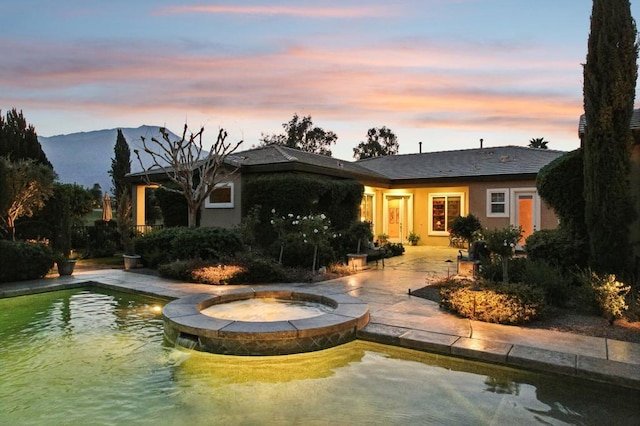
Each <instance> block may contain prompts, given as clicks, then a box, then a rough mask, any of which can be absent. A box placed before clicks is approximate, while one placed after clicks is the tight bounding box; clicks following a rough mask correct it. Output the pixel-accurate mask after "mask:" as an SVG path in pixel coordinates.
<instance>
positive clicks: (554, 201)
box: [534, 149, 587, 235]
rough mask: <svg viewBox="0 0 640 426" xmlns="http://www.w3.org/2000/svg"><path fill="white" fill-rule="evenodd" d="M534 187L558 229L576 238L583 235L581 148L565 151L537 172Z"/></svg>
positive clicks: (584, 230)
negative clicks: (546, 204)
mask: <svg viewBox="0 0 640 426" xmlns="http://www.w3.org/2000/svg"><path fill="white" fill-rule="evenodd" d="M536 187H537V189H538V193H539V194H540V196H541V197H542V198H543V199H544V200H545V201H546V202H547V203H548V204H549V205H550V206H551V207H552V208H553V210H554V211H555V212H556V214H557V215H558V217H559V218H560V226H561V227H562V228H565V229H567V230H568V231H569V232H571V233H574V234H576V235H586V234H587V228H586V225H585V216H584V211H585V201H584V195H583V192H584V163H583V152H582V149H577V150H575V151H572V152H568V153H566V154H564V155H563V156H561V157H558V158H556V159H555V160H553V161H552V162H550V163H549V164H547V165H546V166H544V167H543V168H542V169H540V172H539V173H538V177H537V178H536ZM535 234H537V233H534V235H535Z"/></svg>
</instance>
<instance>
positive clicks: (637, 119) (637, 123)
mask: <svg viewBox="0 0 640 426" xmlns="http://www.w3.org/2000/svg"><path fill="white" fill-rule="evenodd" d="M586 126H587V119H586V117H585V114H582V115H581V116H580V122H579V123H578V136H579V137H582V136H583V135H584V129H585V127H586ZM629 128H631V130H638V129H640V109H634V110H633V115H632V116H631V123H629Z"/></svg>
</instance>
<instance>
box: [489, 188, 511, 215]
mask: <svg viewBox="0 0 640 426" xmlns="http://www.w3.org/2000/svg"><path fill="white" fill-rule="evenodd" d="M487 217H509V190H508V189H502V188H501V189H487Z"/></svg>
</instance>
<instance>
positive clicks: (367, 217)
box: [360, 194, 373, 222]
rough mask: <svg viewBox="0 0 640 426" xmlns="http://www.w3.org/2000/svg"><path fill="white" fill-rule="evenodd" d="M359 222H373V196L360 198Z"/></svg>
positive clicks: (366, 195)
mask: <svg viewBox="0 0 640 426" xmlns="http://www.w3.org/2000/svg"><path fill="white" fill-rule="evenodd" d="M360 220H363V221H367V222H373V195H368V194H365V195H363V196H362V203H361V204H360Z"/></svg>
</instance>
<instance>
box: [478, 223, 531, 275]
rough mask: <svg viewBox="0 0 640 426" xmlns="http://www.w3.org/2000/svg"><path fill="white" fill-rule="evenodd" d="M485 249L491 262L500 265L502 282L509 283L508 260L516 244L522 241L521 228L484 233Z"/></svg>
mask: <svg viewBox="0 0 640 426" xmlns="http://www.w3.org/2000/svg"><path fill="white" fill-rule="evenodd" d="M484 236H485V240H486V242H487V248H488V249H489V252H490V253H491V257H492V260H494V261H500V262H501V263H502V281H503V282H504V283H508V282H509V259H511V258H512V257H513V254H514V252H515V248H516V244H518V241H520V240H521V239H522V228H520V227H515V226H509V227H507V228H502V229H494V230H492V231H489V230H487V231H485V234H484Z"/></svg>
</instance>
